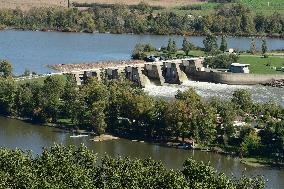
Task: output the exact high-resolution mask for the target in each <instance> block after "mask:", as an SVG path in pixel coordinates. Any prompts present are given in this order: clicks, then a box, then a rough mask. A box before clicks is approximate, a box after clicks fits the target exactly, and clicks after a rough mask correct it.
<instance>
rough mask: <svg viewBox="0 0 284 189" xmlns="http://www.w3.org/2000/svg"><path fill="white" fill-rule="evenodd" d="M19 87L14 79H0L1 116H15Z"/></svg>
mask: <svg viewBox="0 0 284 189" xmlns="http://www.w3.org/2000/svg"><path fill="white" fill-rule="evenodd" d="M16 90H17V85H16V82H15V81H14V80H13V79H12V78H7V79H6V78H1V77H0V114H2V115H13V113H14V112H15V109H14V108H15V97H16Z"/></svg>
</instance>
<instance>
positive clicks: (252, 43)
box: [250, 38, 256, 54]
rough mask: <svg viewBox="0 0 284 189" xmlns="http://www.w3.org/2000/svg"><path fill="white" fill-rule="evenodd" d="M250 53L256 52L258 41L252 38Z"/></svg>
mask: <svg viewBox="0 0 284 189" xmlns="http://www.w3.org/2000/svg"><path fill="white" fill-rule="evenodd" d="M250 53H251V54H255V53H256V42H255V39H254V38H253V39H251V42H250Z"/></svg>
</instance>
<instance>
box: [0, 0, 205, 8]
mask: <svg viewBox="0 0 284 189" xmlns="http://www.w3.org/2000/svg"><path fill="white" fill-rule="evenodd" d="M201 1H202V0H144V2H146V3H148V4H150V5H154V6H163V7H174V6H180V5H187V4H192V3H197V2H201ZM70 2H71V3H72V2H78V3H84V2H86V3H108V4H114V3H122V4H127V5H133V4H138V3H139V2H141V0H70ZM49 6H63V7H67V0H0V7H1V8H12V9H15V8H20V9H24V10H26V9H29V8H31V7H49Z"/></svg>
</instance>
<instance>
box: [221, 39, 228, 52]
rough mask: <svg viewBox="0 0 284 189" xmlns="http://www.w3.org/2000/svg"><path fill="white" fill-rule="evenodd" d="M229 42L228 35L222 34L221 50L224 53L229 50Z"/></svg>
mask: <svg viewBox="0 0 284 189" xmlns="http://www.w3.org/2000/svg"><path fill="white" fill-rule="evenodd" d="M227 48H228V44H227V37H226V36H225V35H222V38H221V44H220V51H222V52H223V53H224V52H225V51H226V50H227Z"/></svg>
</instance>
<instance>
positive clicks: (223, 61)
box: [204, 54, 239, 69]
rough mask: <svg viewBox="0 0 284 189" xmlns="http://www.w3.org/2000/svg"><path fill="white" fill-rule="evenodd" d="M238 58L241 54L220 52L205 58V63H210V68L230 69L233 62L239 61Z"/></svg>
mask: <svg viewBox="0 0 284 189" xmlns="http://www.w3.org/2000/svg"><path fill="white" fill-rule="evenodd" d="M238 59H239V56H238V55H235V54H219V55H217V56H213V57H207V58H205V61H204V65H208V66H209V67H210V68H222V69H228V68H229V67H230V65H231V63H234V62H237V61H238Z"/></svg>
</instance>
